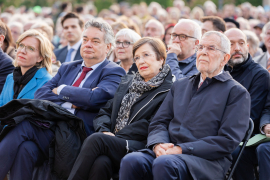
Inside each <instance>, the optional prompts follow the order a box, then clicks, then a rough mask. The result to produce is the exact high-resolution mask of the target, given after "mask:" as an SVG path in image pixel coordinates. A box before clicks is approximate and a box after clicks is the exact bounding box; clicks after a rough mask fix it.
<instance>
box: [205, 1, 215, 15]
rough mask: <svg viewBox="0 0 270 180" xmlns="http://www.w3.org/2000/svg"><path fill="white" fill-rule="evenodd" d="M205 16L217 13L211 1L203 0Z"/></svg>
mask: <svg viewBox="0 0 270 180" xmlns="http://www.w3.org/2000/svg"><path fill="white" fill-rule="evenodd" d="M203 6H204V12H205V16H215V15H216V13H217V6H216V5H215V3H213V2H212V1H205V2H204V4H203Z"/></svg>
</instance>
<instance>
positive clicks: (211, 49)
mask: <svg viewBox="0 0 270 180" xmlns="http://www.w3.org/2000/svg"><path fill="white" fill-rule="evenodd" d="M204 48H205V49H206V51H207V52H215V51H216V50H218V51H221V52H223V53H225V54H227V53H226V52H224V51H222V50H220V49H218V48H216V46H213V45H210V46H204V45H202V44H199V45H197V46H196V52H198V51H199V52H200V51H202V50H203V49H204Z"/></svg>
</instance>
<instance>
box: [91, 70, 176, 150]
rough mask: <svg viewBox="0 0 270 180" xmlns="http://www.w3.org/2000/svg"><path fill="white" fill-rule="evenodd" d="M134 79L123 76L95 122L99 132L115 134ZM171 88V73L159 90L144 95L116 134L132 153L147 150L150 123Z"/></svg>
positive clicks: (131, 76)
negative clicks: (120, 110)
mask: <svg viewBox="0 0 270 180" xmlns="http://www.w3.org/2000/svg"><path fill="white" fill-rule="evenodd" d="M133 78H134V75H126V76H123V77H122V81H121V83H120V85H119V87H118V89H117V91H116V93H115V95H114V98H113V99H111V100H110V101H108V103H107V104H106V106H105V107H104V108H101V109H100V111H99V114H98V116H96V118H95V119H94V121H93V123H94V128H95V130H96V131H97V132H103V131H107V132H114V128H115V125H116V118H117V117H118V111H119V109H120V106H121V102H122V99H123V97H124V96H125V95H126V94H127V93H128V91H129V86H130V85H131V83H132V80H133ZM171 86H172V73H171V71H170V72H169V74H168V75H167V77H166V78H165V80H164V82H163V83H162V84H161V85H160V86H159V87H158V88H155V89H153V90H151V91H148V92H145V93H143V94H142V95H141V97H139V98H138V100H137V101H136V102H135V104H134V105H133V106H132V108H131V110H130V116H129V120H128V125H127V126H125V127H124V128H123V129H121V130H120V131H119V132H117V133H116V134H115V136H116V137H119V138H122V139H125V140H128V148H129V151H130V152H132V151H136V150H138V149H143V148H145V145H146V140H147V136H148V126H149V123H150V122H151V120H152V118H153V117H154V115H155V114H156V112H157V110H158V108H159V107H160V105H161V104H162V102H163V100H164V99H165V97H166V95H167V93H168V92H169V90H170V88H171Z"/></svg>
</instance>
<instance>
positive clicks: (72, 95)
mask: <svg viewBox="0 0 270 180" xmlns="http://www.w3.org/2000/svg"><path fill="white" fill-rule="evenodd" d="M112 44H114V34H113V30H112V28H111V26H110V25H109V24H108V23H106V22H100V21H95V20H92V21H88V22H87V23H86V24H85V30H84V32H83V40H82V48H81V55H82V57H83V60H78V61H74V62H70V63H64V64H63V65H62V66H61V67H60V69H59V71H58V73H57V74H56V75H55V76H54V78H53V79H52V80H50V81H49V82H48V83H46V84H45V85H44V86H43V87H42V88H40V89H39V90H37V91H36V93H35V99H44V100H49V101H52V102H54V103H56V104H58V105H61V106H62V107H65V108H66V109H67V110H69V111H70V112H71V113H73V114H75V115H76V116H78V117H79V118H81V119H83V120H84V123H85V130H86V133H87V135H90V134H92V133H93V132H94V128H93V119H94V117H95V116H96V115H97V113H98V112H99V109H100V108H101V107H103V106H104V105H105V104H106V102H107V101H108V100H109V99H111V98H113V96H114V93H115V91H116V89H117V87H118V85H119V83H120V81H121V77H122V76H123V75H125V74H126V72H125V70H124V69H123V68H121V67H120V66H118V65H117V64H115V63H113V62H110V61H108V60H107V59H106V55H107V53H108V52H109V51H110V49H111V46H112Z"/></svg>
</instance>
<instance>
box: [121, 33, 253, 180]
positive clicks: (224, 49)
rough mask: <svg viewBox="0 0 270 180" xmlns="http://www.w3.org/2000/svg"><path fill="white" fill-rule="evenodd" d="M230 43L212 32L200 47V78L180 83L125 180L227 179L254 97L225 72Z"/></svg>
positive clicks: (125, 170) (125, 167)
mask: <svg viewBox="0 0 270 180" xmlns="http://www.w3.org/2000/svg"><path fill="white" fill-rule="evenodd" d="M229 53H230V41H229V40H228V38H227V37H226V36H225V35H224V34H222V33H220V32H216V31H209V32H206V33H205V34H204V35H203V37H202V39H201V40H200V44H199V45H198V46H197V60H196V66H197V69H198V70H199V71H200V73H199V74H197V75H194V76H192V77H186V78H182V79H180V80H178V81H176V82H175V83H174V84H173V86H172V88H171V90H170V91H169V92H168V95H167V97H166V98H165V100H164V101H163V103H162V105H161V106H160V108H159V110H158V111H157V113H156V115H155V116H154V118H153V120H152V122H151V123H150V125H149V128H148V131H149V135H148V139H147V147H148V148H149V149H145V150H141V152H135V153H131V154H128V155H126V156H125V157H124V158H123V159H122V162H121V167H120V180H124V179H128V180H133V179H134V180H136V179H149V180H150V179H154V180H159V179H160V180H163V179H179V180H190V179H200V180H202V179H203V180H206V179H207V180H223V179H224V178H225V174H226V172H227V171H228V169H229V167H230V165H231V161H232V157H231V153H232V152H233V151H234V149H235V148H236V147H237V146H238V145H239V143H240V141H241V140H242V139H243V138H244V135H245V132H246V130H247V129H248V122H249V115H250V114H249V112H250V96H249V94H248V92H247V90H246V89H245V88H244V87H243V86H242V85H240V84H239V83H238V82H236V81H235V80H233V78H232V77H231V76H230V74H229V73H228V72H226V71H223V67H224V65H225V64H226V63H227V62H228V60H229V59H230V54H229Z"/></svg>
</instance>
